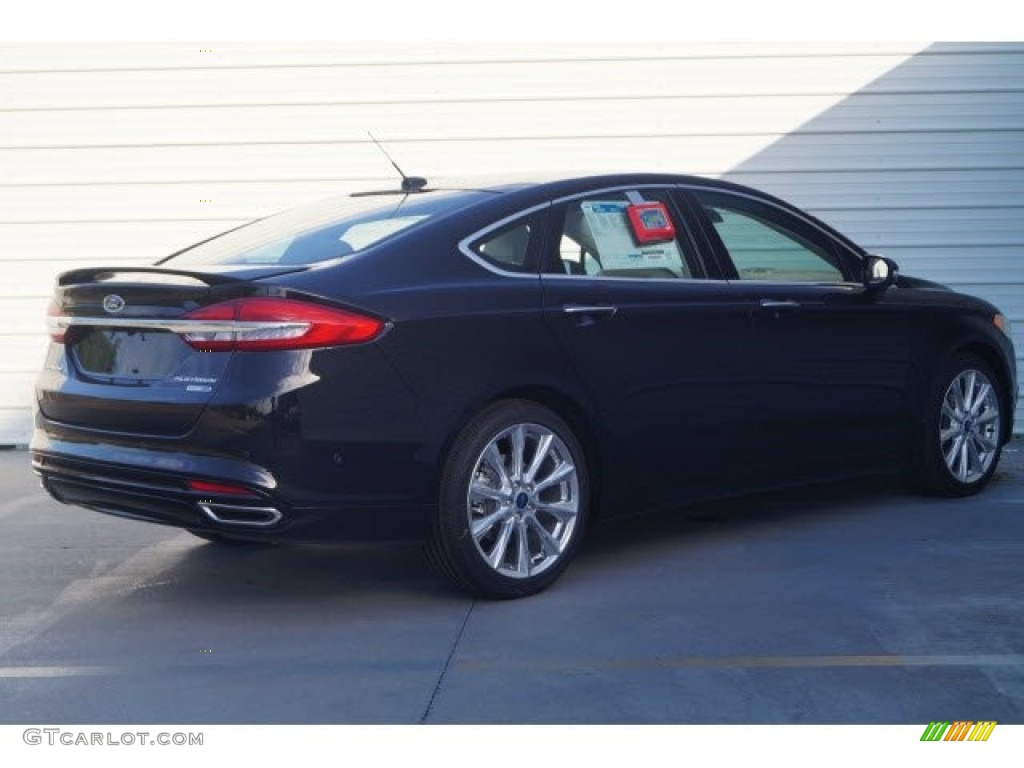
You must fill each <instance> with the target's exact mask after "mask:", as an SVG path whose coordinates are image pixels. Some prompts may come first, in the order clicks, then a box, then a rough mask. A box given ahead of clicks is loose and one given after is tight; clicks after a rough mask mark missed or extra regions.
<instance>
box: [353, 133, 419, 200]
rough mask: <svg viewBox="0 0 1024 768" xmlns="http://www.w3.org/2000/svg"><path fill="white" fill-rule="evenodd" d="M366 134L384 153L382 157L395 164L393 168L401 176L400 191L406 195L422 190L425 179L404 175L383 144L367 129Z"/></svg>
mask: <svg viewBox="0 0 1024 768" xmlns="http://www.w3.org/2000/svg"><path fill="white" fill-rule="evenodd" d="M366 135H367V136H369V137H370V140H371V141H372V142H373V143H374V144H376V145H377V149H379V150H380V151H381V152H383V153H384V157H386V158H387V159H388V161H389V162H390V163H391V164H392V165H393V166H395V170H396V171H398V173H399V175H400V176H401V177H402V191H403V192H405V193H406V194H407V195H408V194H412V193H414V192H422V191H423V188H424V187H426V186H427V180H426V179H424V178H423V177H422V176H406V175H405V172H404V171H403V170H402V169H401V168H399V167H398V163H396V162H395V160H394V158H393V157H391V155H389V154H388V151H387V150H386V149H384V145H383V144H381V143H380V142H379V141H377V139H376V138H374V135H373V134H372V133H370V132H369V131H367V132H366Z"/></svg>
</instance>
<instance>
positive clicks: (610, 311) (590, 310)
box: [562, 304, 619, 315]
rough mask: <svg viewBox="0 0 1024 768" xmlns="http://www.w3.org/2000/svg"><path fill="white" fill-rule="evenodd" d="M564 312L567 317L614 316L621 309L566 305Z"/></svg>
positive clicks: (605, 305)
mask: <svg viewBox="0 0 1024 768" xmlns="http://www.w3.org/2000/svg"><path fill="white" fill-rule="evenodd" d="M562 311H563V312H564V313H565V314H567V315H614V314H615V313H616V312H618V311H619V308H618V307H613V306H611V305H610V304H604V305H584V304H566V305H565V306H563V307H562Z"/></svg>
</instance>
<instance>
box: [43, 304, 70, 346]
mask: <svg viewBox="0 0 1024 768" xmlns="http://www.w3.org/2000/svg"><path fill="white" fill-rule="evenodd" d="M63 314H64V313H63V312H62V311H61V308H60V304H58V303H57V300H56V299H50V306H48V307H47V308H46V330H47V331H48V332H49V334H50V338H51V339H52V340H53V341H55V342H57V343H58V344H63V343H64V334H65V333H67V330H68V329H67V327H66V326H65V325H64V324H63V323H61V322H60V319H59V318H60V317H61V316H62V315H63Z"/></svg>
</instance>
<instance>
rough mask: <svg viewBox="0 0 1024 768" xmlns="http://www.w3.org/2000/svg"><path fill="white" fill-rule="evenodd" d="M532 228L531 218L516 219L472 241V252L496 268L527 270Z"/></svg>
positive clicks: (510, 270) (528, 267) (514, 270)
mask: <svg viewBox="0 0 1024 768" xmlns="http://www.w3.org/2000/svg"><path fill="white" fill-rule="evenodd" d="M534 229H535V227H534V224H533V220H532V219H528V220H526V221H517V222H515V223H513V224H510V225H508V226H506V227H503V228H501V229H499V230H497V231H496V232H489V233H488V234H487V235H485V236H484V237H483V238H481V239H480V240H478V241H477V242H476V243H474V244H473V246H472V248H473V251H474V253H476V254H477V255H478V256H480V257H481V258H483V259H484V260H485V261H487V262H489V263H491V264H493V265H494V266H495V267H497V268H498V269H503V270H506V271H509V272H528V271H530V266H529V262H528V260H527V257H528V256H529V251H530V235H531V234H532V233H533V231H534ZM534 271H535V270H534Z"/></svg>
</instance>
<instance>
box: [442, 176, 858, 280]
mask: <svg viewBox="0 0 1024 768" xmlns="http://www.w3.org/2000/svg"><path fill="white" fill-rule="evenodd" d="M633 189H666V190H671V189H678V190H694V191H704V192H713V193H719V194H724V195H735V196H737V197H743V198H746V199H748V200H753V201H754V202H758V203H763V204H765V205H770V206H771V207H773V208H775V209H777V210H780V211H782V212H783V213H787V214H789V215H790V216H794V217H795V218H798V219H800V220H801V221H803V222H804V223H805V224H807V225H808V226H811V227H813V228H814V229H815V230H817V231H818V232H820V233H821V234H822V235H824V236H825V237H827V238H828V239H829V241H830V242H832V243H835V244H836V245H837V246H838V247H840V248H842V249H843V251H845V252H846V253H848V254H850V255H851V256H853V257H855V258H857V259H858V260H861V261H863V258H864V257H863V256H862V255H861V254H860V253H858V252H857V251H855V250H854V249H852V248H850V246H848V245H847V244H846V243H844V242H843V241H842V240H839V239H838V238H836V237H835V235H833V234H832V233H831V232H829V231H828V230H826V229H823V228H822V226H821V225H820V224H818V223H817V222H815V221H813V220H811V219H809V218H807V215H806V214H804V213H802V212H801V211H800V210H799V209H791V208H788V207H785V206H782V205H779V204H778V203H776V202H773V201H772V200H768V199H766V198H764V197H761V196H759V195H756V194H750V193H747V192H740V191H737V190H734V189H725V188H722V187H717V186H714V185H708V184H691V183H678V182H676V183H673V182H665V183H662V184H623V185H619V186H615V187H602V188H601V189H589V190H586V191H584V192H576V193H574V194H572V195H565V196H564V197H558V198H555V199H553V200H550V201H547V202H544V203H540V204H539V205H534V206H532V207H530V208H524V209H523V210H521V211H519V212H517V213H515V214H513V215H511V216H506V217H505V218H503V219H501V220H499V221H496V222H494V223H493V224H489V225H487V226H486V227H484V228H483V229H479V230H477V231H476V232H474V233H473V234H471V235H469V236H468V237H466V238H463V239H462V240H460V241H459V250H460V251H462V253H463V254H464V255H466V256H468V257H469V258H470V259H472V260H473V261H474V262H476V263H477V264H479V265H480V266H481V267H483V268H484V269H486V270H487V271H489V272H493V273H494V274H496V275H501V276H502V277H519V278H523V277H525V278H531V279H532V278H537V277H544V278H568V279H571V280H578V279H579V278H580V277H583V276H582V275H559V274H546V273H543V272H540V273H530V274H523V273H522V272H509V271H506V270H504V269H500V268H499V267H496V266H494V265H493V264H491V263H490V262H488V261H486V260H484V259H482V258H481V257H480V256H479V255H477V254H476V253H474V252H473V250H472V249H471V248H470V247H469V244H470V243H473V242H476V241H477V240H479V239H480V238H481V237H482V236H484V235H486V234H487V233H488V232H491V231H493V230H495V229H500V228H501V227H503V226H505V225H506V224H508V223H510V222H513V221H515V220H516V219H519V218H522V217H523V216H528V215H529V214H531V213H536V212H537V211H539V210H542V209H544V208H549V207H553V206H555V205H558V204H560V203H565V202H568V201H570V200H577V199H579V198H583V197H589V196H591V195H601V194H604V193H606V192H621V191H623V190H626V191H629V190H633ZM590 277H593V275H590ZM602 279H603V280H645V281H659V282H676V281H678V280H691V281H693V282H702V283H705V282H706V283H711V282H721V283H728V284H736V283H753V282H763V283H765V284H767V285H811V283H806V282H792V283H783V282H776V281H772V280H765V281H754V280H736V281H731V280H702V279H701V278H698V277H689V278H686V277H680V278H672V279H670V278H650V277H646V278H636V277H618V276H616V277H603V278H602ZM831 284H835V283H831ZM840 285H853V286H856V285H860V283H857V282H856V281H851V282H846V281H843V282H842V283H840Z"/></svg>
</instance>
